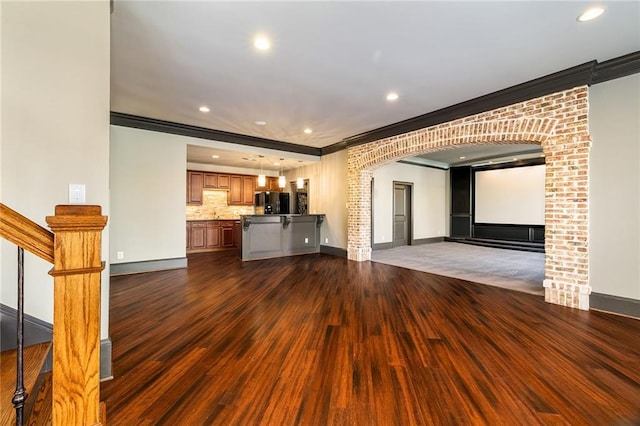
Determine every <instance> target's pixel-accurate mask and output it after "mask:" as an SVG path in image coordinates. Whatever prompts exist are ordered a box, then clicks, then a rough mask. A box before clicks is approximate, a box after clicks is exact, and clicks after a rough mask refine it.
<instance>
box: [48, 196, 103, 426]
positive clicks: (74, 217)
mask: <svg viewBox="0 0 640 426" xmlns="http://www.w3.org/2000/svg"><path fill="white" fill-rule="evenodd" d="M46 220H47V224H49V227H50V228H51V230H52V231H53V233H54V235H55V237H54V262H53V269H52V270H51V272H50V274H51V275H52V276H53V277H54V281H53V282H54V296H53V309H54V312H53V413H52V422H53V425H54V426H55V425H65V426H66V425H95V424H100V408H99V405H100V274H101V272H102V270H103V269H104V263H103V262H102V258H101V244H102V230H103V229H104V227H105V226H106V224H107V217H106V216H102V215H101V208H100V206H87V205H60V206H56V208H55V216H48V217H47V219H46Z"/></svg>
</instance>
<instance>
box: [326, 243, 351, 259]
mask: <svg viewBox="0 0 640 426" xmlns="http://www.w3.org/2000/svg"><path fill="white" fill-rule="evenodd" d="M320 253H322V254H328V255H330V256H337V257H344V258H346V257H347V251H346V250H345V249H343V248H340V247H333V246H323V245H321V246H320Z"/></svg>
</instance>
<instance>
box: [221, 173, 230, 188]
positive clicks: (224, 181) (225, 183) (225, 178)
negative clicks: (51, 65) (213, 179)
mask: <svg viewBox="0 0 640 426" xmlns="http://www.w3.org/2000/svg"><path fill="white" fill-rule="evenodd" d="M218 188H219V189H231V176H230V175H221V174H219V173H218Z"/></svg>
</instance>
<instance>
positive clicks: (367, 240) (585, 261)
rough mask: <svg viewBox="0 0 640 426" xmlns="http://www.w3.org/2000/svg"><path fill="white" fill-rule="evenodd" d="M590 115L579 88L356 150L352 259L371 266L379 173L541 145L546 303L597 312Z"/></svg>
mask: <svg viewBox="0 0 640 426" xmlns="http://www.w3.org/2000/svg"><path fill="white" fill-rule="evenodd" d="M588 108H589V103H588V88H587V87H586V86H583V87H577V88H574V89H571V90H566V91H563V92H558V93H554V94H551V95H547V96H543V97H541V98H536V99H531V100H528V101H525V102H520V103H517V104H514V105H510V106H507V107H503V108H498V109H495V110H492V111H487V112H483V113H480V114H476V115H472V116H468V117H464V118H461V119H458V120H454V121H450V122H447V123H442V124H439V125H436V126H432V127H427V128H424V129H420V130H416V131H413V132H410V133H405V134H402V135H398V136H393V137H390V138H386V139H381V140H378V141H375V142H370V143H367V144H363V145H358V146H354V147H351V148H349V149H348V151H347V175H348V182H349V192H348V203H349V215H348V246H347V252H348V257H349V259H351V260H356V261H365V260H370V259H371V177H372V173H373V170H374V169H375V168H377V167H380V166H382V165H385V164H388V163H391V162H395V161H398V160H400V159H402V158H405V157H409V156H413V155H418V154H423V153H428V152H434V151H440V150H445V149H451V148H456V147H459V146H468V145H483V144H505V143H530V144H538V145H541V146H542V149H543V151H544V153H545V156H546V177H545V251H546V254H545V280H544V287H545V300H546V301H547V302H551V303H557V304H560V305H563V306H570V307H574V308H580V309H589V294H590V293H591V287H590V286H589V246H588V236H589V235H588V233H589V201H588V195H589V148H590V146H591V140H590V137H589V133H588Z"/></svg>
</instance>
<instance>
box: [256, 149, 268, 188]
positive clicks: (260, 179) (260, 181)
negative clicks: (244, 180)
mask: <svg viewBox="0 0 640 426" xmlns="http://www.w3.org/2000/svg"><path fill="white" fill-rule="evenodd" d="M259 157H260V174H259V175H258V186H266V185H267V177H266V176H265V175H264V171H263V170H262V159H263V158H264V155H260V156H259Z"/></svg>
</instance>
